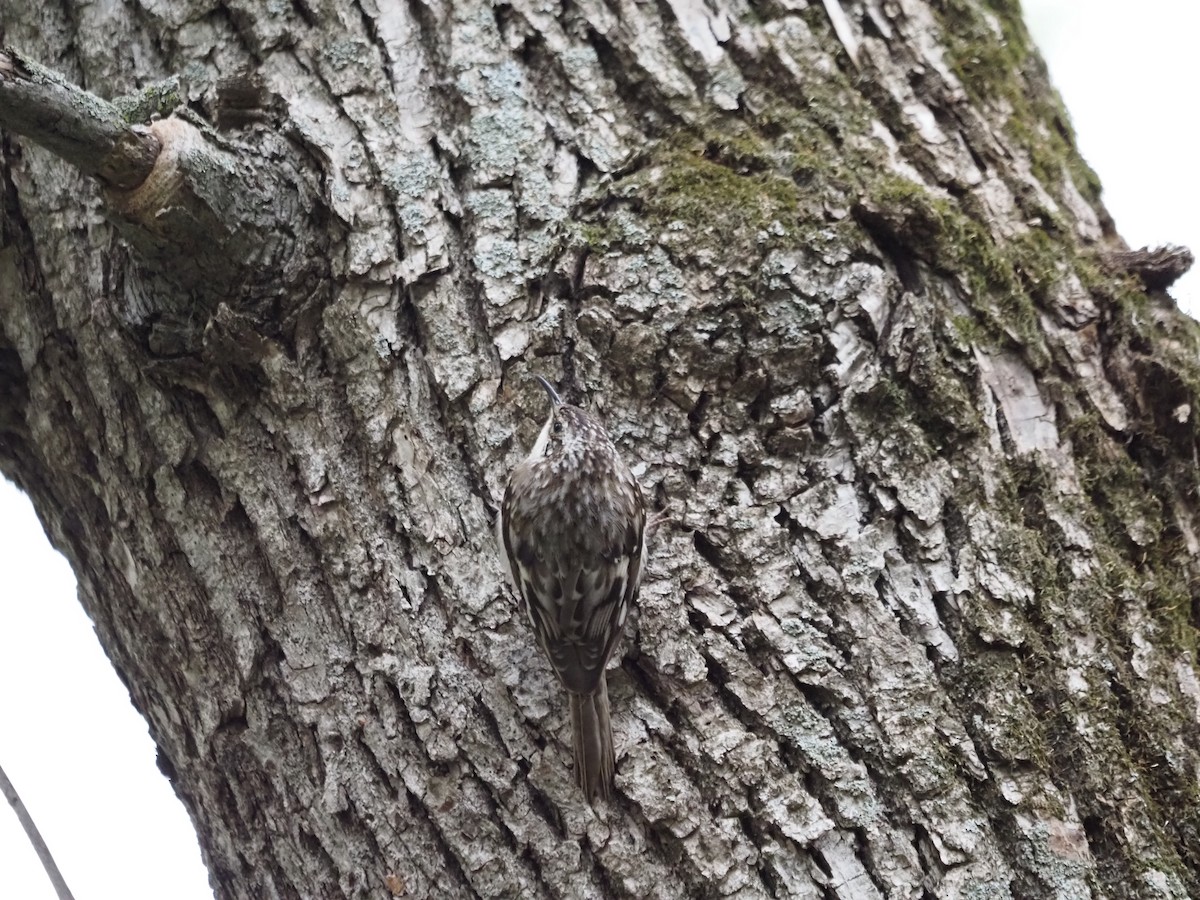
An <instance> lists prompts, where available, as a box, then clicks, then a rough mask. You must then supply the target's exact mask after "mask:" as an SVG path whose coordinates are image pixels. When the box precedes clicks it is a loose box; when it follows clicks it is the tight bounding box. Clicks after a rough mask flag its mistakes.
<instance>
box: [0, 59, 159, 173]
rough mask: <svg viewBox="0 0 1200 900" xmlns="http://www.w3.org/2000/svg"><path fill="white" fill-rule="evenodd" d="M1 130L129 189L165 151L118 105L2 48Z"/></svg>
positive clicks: (0, 76) (0, 83)
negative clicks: (128, 117)
mask: <svg viewBox="0 0 1200 900" xmlns="http://www.w3.org/2000/svg"><path fill="white" fill-rule="evenodd" d="M0 126H3V127H4V128H6V129H9V130H11V131H15V132H16V133H17V134H23V135H25V136H26V137H28V138H30V139H31V140H33V141H36V142H37V143H38V144H41V145H42V146H43V147H45V148H46V149H47V150H50V151H51V152H53V153H55V154H56V155H58V156H61V157H62V158H63V159H65V160H66V161H67V162H69V163H71V164H72V165H73V166H75V167H77V168H78V169H79V170H80V171H82V172H84V173H86V174H88V175H93V176H95V177H96V178H99V179H100V180H101V181H103V182H104V183H105V184H108V185H111V186H112V187H116V188H123V189H126V190H127V189H130V188H134V187H137V186H138V185H139V184H141V183H142V181H143V180H145V178H146V176H147V175H149V174H150V170H151V169H152V168H153V167H154V160H155V159H156V158H157V157H158V153H159V150H160V149H161V145H160V144H159V141H158V138H156V137H155V136H154V135H153V134H151V133H150V131H149V130H148V129H146V128H144V127H142V126H139V125H130V124H129V123H128V122H127V121H126V120H125V119H124V117H123V116H122V115H121V113H120V110H118V109H117V107H116V106H114V105H113V104H111V103H109V102H108V101H106V100H102V99H100V98H99V97H97V96H96V95H95V94H91V93H89V92H87V91H85V90H83V89H82V88H79V87H76V86H75V85H73V84H69V83H68V82H67V81H66V80H65V79H64V78H63V77H62V76H61V75H59V74H57V73H55V72H51V71H50V70H49V69H46V68H43V67H42V66H40V65H38V64H37V63H35V62H33V61H32V60H30V59H28V58H26V57H25V56H23V55H22V54H21V53H19V52H18V51H16V50H11V49H3V50H0Z"/></svg>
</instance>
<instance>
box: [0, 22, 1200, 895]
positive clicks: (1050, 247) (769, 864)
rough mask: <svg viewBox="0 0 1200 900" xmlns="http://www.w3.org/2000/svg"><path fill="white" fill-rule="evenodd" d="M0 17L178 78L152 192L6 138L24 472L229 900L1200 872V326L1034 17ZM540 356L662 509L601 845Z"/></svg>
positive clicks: (859, 889) (1093, 883)
mask: <svg viewBox="0 0 1200 900" xmlns="http://www.w3.org/2000/svg"><path fill="white" fill-rule="evenodd" d="M0 24H2V25H3V30H4V34H5V41H6V42H7V44H8V45H9V46H10V47H12V48H15V49H16V50H19V51H21V53H22V54H23V57H24V58H27V59H29V60H36V61H39V62H41V63H43V64H44V65H46V66H47V67H49V68H50V69H53V70H56V71H57V72H59V73H60V74H61V75H62V76H63V80H64V83H67V84H75V85H80V86H82V87H84V88H86V89H88V90H90V91H92V92H94V93H95V94H97V95H99V96H101V97H105V98H109V99H112V98H117V97H119V96H122V95H130V94H131V93H133V92H135V91H136V90H137V89H139V88H141V87H143V86H144V85H145V84H147V83H148V82H150V81H154V80H159V79H166V78H168V77H170V76H178V77H179V78H180V79H181V81H180V82H179V83H178V85H177V86H176V87H175V88H174V89H173V90H174V94H172V90H167V91H166V92H165V96H166V97H167V98H168V99H167V100H166V101H162V100H158V101H154V97H155V96H157V97H161V96H163V94H164V92H163V91H161V90H157V89H156V91H152V92H143V94H142V95H140V96H139V97H136V98H133V99H126V100H125V101H122V102H120V103H117V104H116V108H117V109H118V110H120V111H121V114H122V115H123V116H124V117H125V118H126V119H127V121H129V122H136V123H141V124H142V125H145V126H146V128H145V129H141V130H137V131H136V134H137V135H143V136H144V135H145V134H146V133H147V132H149V133H151V134H153V135H154V136H155V138H156V139H157V140H159V141H160V143H161V144H162V148H161V150H160V151H156V152H158V153H159V155H158V156H153V157H149V159H152V160H155V161H154V162H153V165H154V167H155V168H154V170H155V171H156V172H162V171H166V172H167V173H168V174H170V175H172V177H173V178H174V180H171V179H168V180H167V181H166V182H164V184H163V185H160V186H159V188H161V189H156V190H155V191H152V190H150V189H149V188H147V187H146V184H145V183H138V182H137V181H136V179H134V183H133V184H132V185H129V184H124V183H121V184H118V183H114V182H113V180H112V179H108V180H104V172H103V171H99V170H100V169H101V168H102V167H99V166H92V167H90V168H88V171H94V172H98V174H100V175H101V179H102V181H103V184H102V185H101V186H99V187H98V186H97V183H96V181H94V180H92V179H91V178H90V177H88V176H85V175H83V174H81V172H80V171H79V170H78V169H77V168H75V166H73V165H72V164H70V163H68V162H66V161H64V160H63V159H62V158H60V157H59V156H58V155H56V154H55V153H54V152H51V151H50V150H47V149H43V148H41V147H39V146H37V144H36V143H35V142H34V141H33V140H29V139H25V138H19V137H16V136H14V135H13V134H12V133H11V132H10V131H6V132H5V137H4V141H3V169H2V172H3V206H2V210H0V238H2V249H0V471H3V472H4V474H5V475H7V476H8V477H10V478H12V479H13V480H14V481H16V482H17V483H18V484H19V485H20V486H21V487H23V488H24V489H25V490H26V491H28V492H29V494H30V495H31V496H32V498H33V500H34V503H35V505H36V507H37V509H38V510H39V513H40V515H41V516H42V519H43V522H44V523H45V526H46V528H47V531H48V533H49V534H50V535H51V537H52V540H53V541H54V543H55V544H56V545H57V546H58V547H59V549H61V550H62V551H63V553H65V554H66V556H67V558H68V559H69V560H70V561H71V563H72V565H73V566H74V569H75V571H76V573H77V575H78V577H79V595H80V599H81V602H82V603H83V604H84V606H85V607H86V609H87V611H88V613H89V614H90V615H91V616H92V618H93V619H94V620H95V623H96V629H97V631H98V633H99V635H100V638H101V641H102V643H103V644H104V646H105V648H106V650H107V652H108V654H109V656H110V658H111V659H112V662H113V664H114V666H115V667H116V668H117V670H118V672H119V673H120V675H121V677H122V678H123V679H124V681H125V683H126V684H128V686H129V691H130V693H131V695H132V697H133V701H134V703H135V704H136V705H137V707H138V708H139V709H140V710H141V711H142V712H143V713H144V714H145V716H146V718H147V719H148V720H149V723H150V728H151V732H152V734H153V736H154V738H155V739H156V741H157V742H158V745H159V748H160V760H161V765H162V768H163V770H164V771H165V772H167V773H168V775H169V776H170V777H171V779H172V780H173V783H174V785H175V789H176V790H177V792H178V793H179V796H180V797H181V798H182V800H183V802H184V803H185V804H186V806H187V808H188V810H189V811H190V813H191V815H192V817H193V819H194V821H195V823H196V827H197V829H198V831H199V834H200V840H201V845H202V848H203V853H204V858H205V860H206V862H207V864H208V866H209V869H210V871H211V873H212V881H213V885H214V887H215V890H216V892H217V895H218V896H219V897H220V898H234V897H333V896H341V895H344V896H348V897H385V896H391V895H398V896H416V897H425V896H429V897H470V896H479V897H637V898H642V897H655V898H660V897H661V898H672V897H700V896H734V895H736V896H745V897H754V896H776V897H836V898H841V900H849V898H875V897H889V898H890V897H895V898H918V897H945V898H957V897H962V898H993V897H998V898H1003V897H1026V898H1030V897H1063V898H1068V897H1069V898H1078V897H1089V896H1090V897H1178V898H1183V897H1187V896H1188V895H1189V894H1190V895H1192V896H1198V895H1200V876H1198V875H1197V871H1198V870H1200V803H1198V802H1197V800H1198V799H1200V798H1198V793H1200V792H1198V790H1197V767H1198V765H1200V727H1198V725H1200V680H1198V678H1197V661H1196V641H1195V638H1196V627H1197V616H1198V615H1200V610H1198V609H1197V607H1196V602H1195V599H1194V597H1195V594H1196V584H1197V577H1198V574H1200V569H1198V562H1197V555H1198V553H1200V541H1198V538H1197V534H1198V532H1200V513H1198V507H1197V499H1196V475H1197V470H1196V450H1197V444H1196V438H1197V434H1196V422H1197V413H1198V410H1200V406H1198V405H1197V390H1198V388H1200V366H1197V362H1196V361H1197V349H1198V347H1200V342H1198V340H1197V333H1196V329H1195V327H1194V326H1193V324H1192V323H1190V322H1188V321H1185V320H1184V319H1183V318H1182V317H1181V316H1180V314H1179V313H1178V312H1177V311H1176V309H1175V308H1174V306H1173V304H1172V303H1171V302H1170V300H1169V299H1168V298H1166V296H1165V295H1163V294H1161V293H1158V292H1157V291H1159V290H1160V289H1161V287H1162V285H1163V283H1165V281H1169V280H1170V279H1169V277H1168V278H1166V279H1161V278H1160V279H1158V280H1153V279H1148V280H1147V281H1146V282H1145V283H1144V284H1143V283H1140V282H1138V281H1137V280H1136V279H1134V278H1133V277H1131V276H1129V275H1128V274H1125V273H1124V271H1123V270H1129V271H1141V270H1139V269H1138V259H1139V257H1137V255H1136V254H1133V255H1132V256H1131V255H1129V254H1128V253H1126V252H1125V249H1126V248H1124V247H1123V246H1122V245H1121V244H1120V241H1119V238H1118V237H1117V236H1116V234H1115V231H1114V229H1113V226H1112V223H1111V222H1110V221H1109V219H1108V217H1107V215H1106V214H1105V212H1104V209H1103V207H1102V205H1101V204H1100V200H1099V187H1098V184H1097V182H1096V180H1095V178H1094V176H1093V175H1092V174H1091V173H1090V172H1089V171H1088V169H1087V168H1086V166H1085V165H1084V164H1083V163H1082V162H1081V161H1080V159H1079V157H1078V155H1077V153H1076V151H1075V149H1074V146H1073V142H1072V137H1071V132H1070V127H1069V125H1068V123H1067V120H1066V117H1065V115H1064V114H1063V112H1062V110H1061V108H1060V106H1059V103H1058V100H1057V99H1056V97H1055V95H1054V94H1053V93H1052V91H1051V90H1050V88H1049V86H1048V84H1047V81H1046V74H1045V70H1044V68H1043V66H1042V63H1041V62H1040V60H1039V59H1038V57H1037V55H1036V53H1035V52H1034V51H1033V49H1032V48H1031V46H1030V41H1029V38H1028V35H1027V34H1026V32H1025V29H1024V27H1023V25H1022V23H1021V21H1020V16H1019V9H1018V5H1017V3H1016V2H1015V0H855V2H843V3H841V4H840V5H839V3H838V2H836V0H826V2H824V3H823V4H816V3H810V2H805V0H778V2H771V3H755V4H743V3H739V2H731V3H724V2H713V3H708V4H705V3H693V2H688V0H667V2H663V3H657V4H653V3H643V2H635V0H615V2H613V3H611V4H605V3H601V2H594V0H570V2H566V3H552V4H539V3H530V2H524V0H513V2H510V3H504V4H499V5H495V6H491V5H488V4H485V3H480V2H475V0H472V2H456V3H453V4H451V3H439V2H433V3H412V4H404V3H400V4H396V3H392V2H390V0H385V2H382V3H377V2H375V0H367V2H365V3H362V4H356V3H352V2H349V0H317V2H299V3H295V4H292V5H288V4H257V3H253V2H246V0H230V2H205V0H171V2H164V0H139V2H133V3H124V4H108V3H102V4H95V3H82V2H78V0H63V2H61V3H54V4H46V3H27V2H16V0H3V2H2V3H0ZM31 71H33V70H31V69H30V70H22V69H20V67H17V69H11V68H10V69H9V70H6V72H5V73H4V77H6V78H8V83H9V86H10V87H12V86H13V85H14V84H16V82H14V81H13V77H14V74H13V73H14V72H16V73H17V74H18V75H22V77H25V78H32V77H33V76H32V75H30V74H29V73H30V72H31ZM22 73H24V74H22ZM151 95H153V96H151ZM172 97H174V98H175V99H172ZM152 101H153V102H152ZM156 103H157V105H158V107H159V112H162V113H164V115H163V117H161V118H159V119H158V120H157V121H155V122H154V123H153V124H148V123H150V121H151V118H152V116H151V112H152V110H151V107H153V106H154V105H155V104H156ZM176 103H180V104H182V105H183V106H186V107H187V108H188V109H189V110H190V111H191V114H190V116H168V115H166V113H169V112H170V110H171V108H172V107H173V106H174V105H175V104H176ZM10 112H11V110H10ZM2 115H3V114H0V117H2ZM4 121H5V122H6V126H5V127H6V128H9V127H16V125H15V124H14V123H13V121H12V119H11V118H9V119H5V120H4ZM22 121H23V123H24V124H22V126H21V127H22V128H23V129H28V128H30V127H32V126H30V125H29V123H28V122H27V121H24V120H22ZM205 122H210V123H214V124H215V126H216V127H215V128H207V127H206V126H205ZM119 130H120V129H118V131H119ZM180 135H185V136H186V141H185V143H184V144H180V141H182V140H184V138H181V137H180ZM105 140H108V139H107V138H106V139H105ZM114 140H116V139H115V138H114ZM131 140H132V139H131ZM138 140H139V141H140V140H141V138H138ZM118 142H119V141H118ZM136 143H137V142H136V141H135V144H136ZM51 146H55V149H56V150H57V152H58V153H62V152H63V150H62V148H61V147H59V146H56V145H53V144H52V145H51ZM131 146H132V145H131ZM152 149H153V148H152ZM86 155H87V154H86V153H85V154H84V156H86ZM74 162H75V164H76V165H80V164H82V163H81V162H80V161H79V160H78V159H75V160H74ZM189 166H190V168H189ZM122 171H125V170H122ZM127 174H128V173H127V172H126V175H127ZM152 178H153V175H152ZM197 185H201V186H203V185H207V187H197ZM184 194H186V195H187V196H186V197H184V196H183V195H184ZM533 373H541V374H545V375H547V376H550V377H552V378H556V379H557V378H561V379H562V380H563V382H564V384H565V386H566V387H567V389H568V390H569V391H573V392H575V395H576V396H577V397H578V396H586V397H588V398H590V402H591V403H592V404H593V405H594V406H595V407H596V408H598V409H599V410H600V411H601V413H602V415H603V417H604V419H605V420H606V422H607V424H608V426H609V429H610V431H611V432H612V433H613V435H614V436H615V438H616V439H617V440H618V442H619V443H620V445H621V446H622V447H623V448H624V451H625V452H626V453H627V454H628V456H629V457H630V458H632V459H636V460H638V461H639V464H638V466H637V472H638V474H639V476H640V477H641V479H642V481H643V485H644V487H645V488H646V491H647V494H648V496H650V497H652V498H654V502H655V505H656V507H657V508H658V509H660V510H662V511H664V512H665V514H666V521H665V523H664V524H663V525H662V526H660V528H659V529H658V532H657V533H656V535H655V537H654V543H653V549H652V558H651V563H650V566H649V573H648V576H647V578H646V582H645V585H644V588H643V592H642V601H641V608H640V613H639V614H638V616H637V617H636V620H635V622H634V623H633V626H632V628H631V629H630V634H629V635H628V637H627V639H626V641H625V643H624V645H623V646H624V649H623V653H622V655H623V659H622V660H621V665H620V667H619V669H616V670H614V671H613V672H612V673H610V690H611V693H612V697H613V709H614V725H615V730H616V734H617V745H618V769H619V774H618V778H617V791H618V797H617V799H616V801H615V802H614V803H613V804H612V805H611V806H607V807H604V808H600V809H597V810H596V811H595V812H592V811H590V810H589V809H588V808H587V807H586V806H585V805H584V804H583V802H582V801H581V798H580V796H579V794H578V792H577V791H576V789H575V788H574V786H573V784H572V781H571V775H570V771H569V746H568V740H569V739H568V732H567V722H566V709H565V706H564V704H563V702H562V694H561V692H559V691H557V690H555V688H554V686H553V684H552V680H551V676H550V674H549V670H548V668H547V666H546V664H545V663H544V662H543V661H542V659H541V658H540V656H539V655H538V653H537V651H536V649H535V646H534V642H533V639H532V637H531V635H530V633H529V630H528V628H527V626H526V624H525V623H524V622H523V621H522V620H521V619H520V617H519V616H518V614H517V611H516V605H515V603H514V601H513V600H512V599H511V598H510V596H509V594H508V593H507V592H506V591H504V590H502V587H501V582H500V568H499V565H498V562H497V559H496V555H495V552H494V548H493V542H492V531H491V521H492V519H493V516H494V514H495V509H496V505H497V499H498V497H499V495H500V492H501V488H502V485H503V482H504V479H505V476H506V473H507V471H508V470H509V468H510V467H511V466H512V464H513V463H514V462H515V461H516V460H517V459H518V458H519V457H520V455H521V454H522V452H523V448H524V447H526V446H528V442H529V440H530V438H531V436H532V435H533V433H534V432H535V429H536V428H537V426H538V420H539V418H540V417H541V415H542V414H543V413H544V406H543V401H542V400H541V398H540V397H539V388H538V387H537V385H536V384H534V383H533V382H532V380H531V378H530V376H531V375H532V374H533ZM164 889H165V890H168V888H166V887H165V888H164Z"/></svg>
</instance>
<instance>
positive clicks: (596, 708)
mask: <svg viewBox="0 0 1200 900" xmlns="http://www.w3.org/2000/svg"><path fill="white" fill-rule="evenodd" d="M607 682H608V678H607V677H606V676H605V675H604V674H601V675H600V684H599V686H598V687H597V688H596V690H595V691H594V692H592V693H590V694H571V695H570V696H571V730H572V732H573V737H574V744H575V780H576V781H577V782H578V783H579V786H580V787H581V788H582V789H583V795H584V797H586V798H587V801H588V803H591V802H592V799H593V798H594V797H597V796H599V797H600V798H601V799H602V800H609V799H611V798H612V787H613V774H614V773H615V772H616V769H617V760H616V754H615V752H614V750H613V734H612V722H611V721H610V719H609V716H608V683H607Z"/></svg>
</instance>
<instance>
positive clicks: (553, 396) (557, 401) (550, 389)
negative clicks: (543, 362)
mask: <svg viewBox="0 0 1200 900" xmlns="http://www.w3.org/2000/svg"><path fill="white" fill-rule="evenodd" d="M534 377H535V378H536V379H537V380H538V381H539V382H540V383H541V385H542V387H544V388H545V389H546V393H547V394H549V395H550V402H551V403H553V404H554V405H555V406H562V397H560V396H558V391H556V390H555V389H554V385H552V384H551V383H550V382H549V381H547V380H546V379H545V378H543V377H542V376H541V375H535V376H534Z"/></svg>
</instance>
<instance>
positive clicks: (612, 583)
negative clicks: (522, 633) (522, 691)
mask: <svg viewBox="0 0 1200 900" xmlns="http://www.w3.org/2000/svg"><path fill="white" fill-rule="evenodd" d="M542 384H543V385H544V386H545V388H546V390H547V392H548V393H549V394H550V397H551V411H550V416H549V418H548V419H547V420H546V424H545V426H543V428H542V432H541V434H540V435H539V437H538V440H537V443H536V444H535V445H534V448H533V450H532V452H531V453H530V454H529V457H528V458H526V459H525V460H524V461H523V462H521V463H520V464H519V465H518V466H517V467H516V468H515V469H513V472H512V475H511V476H510V477H509V481H508V489H507V490H506V491H505V494H504V503H503V507H502V509H501V517H500V523H499V524H500V528H499V531H500V534H499V537H500V542H501V551H502V552H501V557H502V558H503V560H504V562H505V564H506V566H507V567H508V570H509V577H510V579H511V581H512V583H513V585H514V586H515V587H516V590H517V593H518V594H519V595H520V598H521V601H522V605H523V606H524V607H525V609H526V612H527V614H528V616H529V621H530V624H531V625H532V627H533V630H534V633H535V634H536V635H537V639H538V643H539V644H541V647H542V650H543V652H544V653H545V654H546V657H547V659H549V661H550V664H551V666H552V667H553V669H554V672H555V674H556V675H557V676H558V680H559V681H560V682H561V683H562V685H563V687H564V688H566V690H567V692H568V694H569V695H570V698H571V720H572V726H573V730H574V748H575V777H576V780H577V781H578V782H579V785H580V787H581V788H582V789H583V791H584V794H585V795H586V796H587V798H588V800H589V801H590V800H591V799H592V798H593V797H595V796H597V795H598V796H601V797H603V798H605V799H607V798H608V797H609V796H610V794H611V791H612V778H613V772H614V768H615V758H614V752H613V741H612V726H611V724H610V722H609V712H608V687H607V684H606V680H605V676H604V667H605V664H606V663H607V662H608V660H609V657H611V656H612V654H613V651H614V650H615V649H616V646H617V642H618V640H619V639H620V637H621V632H622V630H623V629H624V627H625V619H626V617H627V616H628V614H629V610H630V608H631V607H632V606H633V603H634V601H635V599H636V597H637V591H638V586H639V584H640V582H641V576H642V564H643V561H644V559H645V532H646V511H645V504H644V503H643V500H642V492H641V488H640V487H639V486H638V483H637V479H635V478H634V477H633V473H632V472H630V471H629V467H628V466H627V465H625V462H624V461H623V460H622V459H621V457H620V456H619V455H618V453H617V450H616V447H614V446H613V443H612V441H611V440H609V437H608V435H607V434H606V433H605V431H604V428H603V426H602V425H601V424H600V423H599V421H597V419H596V418H595V417H594V416H593V415H592V414H591V413H588V412H586V411H585V410H583V409H580V408H579V407H577V406H570V405H568V404H565V403H562V402H561V400H559V398H558V395H557V393H555V391H554V389H553V388H552V387H551V386H550V385H549V383H547V382H546V381H545V380H542Z"/></svg>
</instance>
